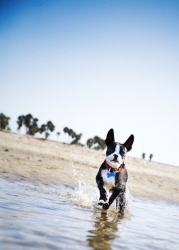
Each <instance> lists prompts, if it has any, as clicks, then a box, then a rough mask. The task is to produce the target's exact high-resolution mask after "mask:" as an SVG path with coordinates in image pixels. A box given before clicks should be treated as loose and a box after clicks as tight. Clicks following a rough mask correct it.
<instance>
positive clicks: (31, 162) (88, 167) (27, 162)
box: [0, 131, 179, 203]
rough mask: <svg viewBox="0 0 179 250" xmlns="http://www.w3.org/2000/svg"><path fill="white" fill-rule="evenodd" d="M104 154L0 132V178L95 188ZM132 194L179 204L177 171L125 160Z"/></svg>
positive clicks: (136, 160)
mask: <svg viewBox="0 0 179 250" xmlns="http://www.w3.org/2000/svg"><path fill="white" fill-rule="evenodd" d="M104 158H105V152H103V151H96V150H92V149H88V148H87V147H81V146H75V145H68V144H64V143H60V142H58V141H51V140H44V139H39V138H36V137H32V136H28V135H22V134H18V133H12V132H7V131H6V132H5V131H0V178H4V179H14V180H18V181H19V180H25V181H37V182H43V183H49V182H54V183H56V184H58V182H61V181H62V182H65V183H67V184H70V185H73V184H75V183H76V182H77V180H81V181H84V182H85V183H87V184H90V185H92V186H96V183H95V176H96V173H97V171H98V168H99V166H100V165H101V163H102V162H103V161H104ZM126 167H127V170H128V174H129V179H128V187H129V190H130V193H131V194H134V195H139V196H146V197H150V198H154V199H161V200H166V201H169V202H175V203H179V167H177V166H171V165H166V164H162V163H157V162H149V161H147V160H142V159H138V158H133V157H129V156H128V157H127V159H126Z"/></svg>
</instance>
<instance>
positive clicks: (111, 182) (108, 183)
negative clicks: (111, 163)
mask: <svg viewBox="0 0 179 250" xmlns="http://www.w3.org/2000/svg"><path fill="white" fill-rule="evenodd" d="M108 173H110V172H109V171H108V170H107V169H103V170H101V176H102V178H103V181H104V186H105V188H106V189H108V190H109V189H111V188H112V187H114V186H115V176H111V177H108V176H107V174H108Z"/></svg>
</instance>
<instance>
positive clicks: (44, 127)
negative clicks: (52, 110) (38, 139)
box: [39, 121, 55, 139]
mask: <svg viewBox="0 0 179 250" xmlns="http://www.w3.org/2000/svg"><path fill="white" fill-rule="evenodd" d="M54 130H55V126H54V125H53V123H52V122H51V121H48V122H47V124H42V126H41V127H40V128H39V133H40V134H42V133H45V138H46V139H47V138H48V137H49V135H50V133H49V131H50V132H53V131H54Z"/></svg>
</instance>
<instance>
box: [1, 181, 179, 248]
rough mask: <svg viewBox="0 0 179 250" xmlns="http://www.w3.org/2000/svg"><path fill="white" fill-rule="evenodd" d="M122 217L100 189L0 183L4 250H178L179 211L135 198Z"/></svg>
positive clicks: (52, 184)
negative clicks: (101, 200)
mask: <svg viewBox="0 0 179 250" xmlns="http://www.w3.org/2000/svg"><path fill="white" fill-rule="evenodd" d="M128 198H129V201H130V208H131V209H128V210H127V212H126V213H125V216H124V217H123V218H121V217H119V216H118V213H117V212H116V210H115V209H114V207H113V208H111V209H110V210H109V211H103V210H101V209H100V208H99V207H97V206H96V204H97V200H98V190H97V188H94V187H91V186H90V185H87V184H86V183H82V182H79V183H78V185H76V187H75V188H74V187H70V186H67V185H63V184H59V185H55V184H54V183H48V185H43V184H39V183H38V184H37V183H36V184H35V183H33V182H28V183H25V182H17V181H7V180H3V179H1V180H0V243H1V246H2V249H103V250H107V249H162V250H163V249H177V250H178V249H179V238H178V235H179V212H178V211H179V206H178V205H175V204H169V203H166V202H157V201H154V200H149V199H145V198H142V197H135V198H134V200H133V203H132V207H131V197H130V194H129V196H128Z"/></svg>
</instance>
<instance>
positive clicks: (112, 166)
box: [96, 129, 134, 214]
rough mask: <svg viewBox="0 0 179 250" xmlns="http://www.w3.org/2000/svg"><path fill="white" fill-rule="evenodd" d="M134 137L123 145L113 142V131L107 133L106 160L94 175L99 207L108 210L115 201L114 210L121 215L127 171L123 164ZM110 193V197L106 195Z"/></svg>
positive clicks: (124, 201)
mask: <svg viewBox="0 0 179 250" xmlns="http://www.w3.org/2000/svg"><path fill="white" fill-rule="evenodd" d="M133 142H134V135H130V136H129V138H128V139H127V140H126V142H125V143H123V144H121V143H119V142H115V139H114V130H113V129H110V130H109V131H108V133H107V136H106V140H105V144H106V146H107V150H106V158H105V160H104V162H103V163H102V165H101V166H100V168H99V171H98V173H97V175H96V183H97V186H98V189H99V193H100V198H99V203H98V204H99V205H100V206H102V208H103V209H108V208H109V207H110V205H111V204H112V203H113V202H114V200H116V208H117V209H118V210H119V212H120V213H121V214H122V213H123V212H124V208H125V206H126V182H127V179H128V173H127V169H126V167H125V164H124V159H125V156H126V153H127V152H129V151H130V150H131V149H132V144H133ZM109 193H111V195H110V197H108V194H109Z"/></svg>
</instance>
